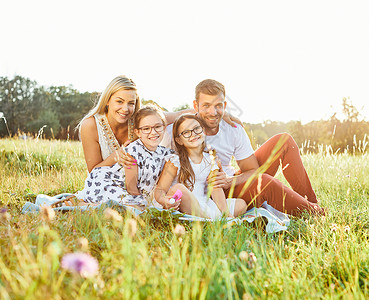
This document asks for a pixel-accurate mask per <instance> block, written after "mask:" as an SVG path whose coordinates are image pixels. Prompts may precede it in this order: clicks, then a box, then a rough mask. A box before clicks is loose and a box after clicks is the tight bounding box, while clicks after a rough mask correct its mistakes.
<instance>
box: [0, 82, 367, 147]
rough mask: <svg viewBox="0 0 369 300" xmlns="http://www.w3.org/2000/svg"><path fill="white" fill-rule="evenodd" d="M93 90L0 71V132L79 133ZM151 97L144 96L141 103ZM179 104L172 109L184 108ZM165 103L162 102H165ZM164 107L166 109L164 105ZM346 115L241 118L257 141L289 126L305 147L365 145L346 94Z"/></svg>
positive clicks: (361, 122) (1, 134)
mask: <svg viewBox="0 0 369 300" xmlns="http://www.w3.org/2000/svg"><path fill="white" fill-rule="evenodd" d="M98 96H99V94H98V93H97V92H93V93H89V92H84V93H81V92H79V91H78V90H76V89H74V88H73V87H72V86H51V87H45V86H40V85H38V84H37V82H36V81H34V80H31V79H29V78H25V77H22V76H15V77H14V78H12V79H9V78H8V77H0V112H2V113H3V116H4V118H3V119H0V137H5V136H9V135H13V136H14V135H18V136H23V135H24V134H27V135H28V136H37V135H39V136H42V137H44V138H56V139H78V134H77V132H75V130H74V129H75V127H76V126H77V124H78V122H79V121H80V120H81V119H82V117H83V116H84V115H85V114H86V113H87V112H88V111H89V110H90V109H91V108H92V106H93V105H94V103H95V102H96V101H97V100H98ZM148 102H152V100H147V101H145V100H143V103H148ZM187 107H188V105H182V106H178V107H177V108H175V109H174V110H179V109H181V108H187ZM163 109H165V108H163ZM165 110H166V109H165ZM342 112H343V114H344V119H343V120H340V119H338V118H337V113H335V114H333V115H332V116H331V117H330V118H329V119H328V120H319V121H313V122H310V123H308V124H302V123H301V122H299V121H290V122H288V123H283V122H275V121H264V122H263V123H260V124H250V123H244V125H245V129H246V131H247V132H248V134H249V136H250V138H251V141H252V143H253V144H254V146H255V147H257V145H260V144H262V143H264V142H265V141H266V140H267V139H268V138H270V137H271V136H273V135H274V134H276V133H279V132H288V133H290V134H291V135H292V136H293V137H294V138H295V140H296V142H297V144H298V145H299V146H301V147H302V148H303V149H304V150H305V151H309V152H316V151H318V150H319V147H326V150H327V151H332V152H343V151H349V152H354V151H361V152H363V151H367V150H368V149H367V148H368V147H367V144H368V138H369V122H366V121H364V119H363V118H361V116H360V112H359V111H358V109H357V108H356V107H355V106H354V105H353V104H352V103H351V102H350V101H349V99H347V98H343V100H342ZM0 117H1V115H0Z"/></svg>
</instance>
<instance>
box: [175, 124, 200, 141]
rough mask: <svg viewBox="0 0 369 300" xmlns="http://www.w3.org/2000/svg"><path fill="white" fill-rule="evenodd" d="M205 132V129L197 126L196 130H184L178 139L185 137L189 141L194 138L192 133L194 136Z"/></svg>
mask: <svg viewBox="0 0 369 300" xmlns="http://www.w3.org/2000/svg"><path fill="white" fill-rule="evenodd" d="M202 132H203V129H202V127H201V126H196V127H195V128H194V129H188V130H184V131H182V132H181V133H180V134H179V135H178V137H180V136H183V137H184V138H186V139H188V138H190V137H191V136H192V133H194V134H200V133H202Z"/></svg>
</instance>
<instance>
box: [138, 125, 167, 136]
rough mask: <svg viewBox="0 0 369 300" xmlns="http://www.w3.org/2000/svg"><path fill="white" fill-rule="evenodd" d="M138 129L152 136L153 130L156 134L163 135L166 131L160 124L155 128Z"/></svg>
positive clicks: (144, 127)
mask: <svg viewBox="0 0 369 300" xmlns="http://www.w3.org/2000/svg"><path fill="white" fill-rule="evenodd" d="M138 129H139V130H141V132H142V133H143V134H150V133H151V131H152V130H153V129H154V130H155V131H156V133H161V132H163V130H164V125H163V124H160V125H155V126H143V127H140V128H138Z"/></svg>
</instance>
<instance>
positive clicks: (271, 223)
mask: <svg viewBox="0 0 369 300" xmlns="http://www.w3.org/2000/svg"><path fill="white" fill-rule="evenodd" d="M70 195H72V194H70V193H64V194H59V195H56V196H54V197H50V196H48V195H43V194H40V195H38V196H37V197H36V201H35V203H32V202H26V204H25V205H24V206H23V208H22V213H33V212H38V211H40V208H41V206H42V205H51V204H53V203H54V202H57V201H59V200H62V199H64V198H65V197H68V196H70ZM106 207H112V208H118V210H129V211H130V212H132V213H133V214H135V215H140V214H142V213H143V212H144V211H141V210H139V209H136V208H134V207H132V206H127V205H123V204H122V203H120V202H118V201H113V200H109V201H106V202H102V203H101V204H99V205H96V206H90V205H85V206H62V207H56V208H53V209H54V210H55V211H73V210H76V209H79V210H81V211H86V210H90V209H104V208H106ZM146 210H158V211H164V209H160V208H157V207H153V206H149V207H147V209H146ZM171 213H172V215H174V216H175V215H179V220H184V221H190V222H193V221H199V222H214V221H217V220H219V218H217V219H210V218H202V217H197V216H192V215H188V214H183V213H181V212H179V211H172V212H171ZM259 217H264V218H266V219H267V221H268V223H267V224H266V227H265V231H266V232H267V233H274V232H279V231H283V230H287V228H288V226H289V225H290V219H289V217H288V215H287V214H285V213H282V212H280V211H278V210H276V209H275V208H273V207H272V206H270V205H269V204H267V202H264V203H263V204H262V206H261V207H259V208H256V207H254V208H252V209H250V210H248V211H247V212H246V213H244V214H243V215H241V216H239V217H236V218H226V219H225V220H226V222H227V223H228V224H242V223H243V222H245V221H247V222H249V223H252V222H253V221H254V220H255V219H256V218H259Z"/></svg>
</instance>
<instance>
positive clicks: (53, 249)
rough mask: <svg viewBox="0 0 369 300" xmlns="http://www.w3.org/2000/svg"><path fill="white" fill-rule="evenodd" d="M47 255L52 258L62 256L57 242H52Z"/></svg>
mask: <svg viewBox="0 0 369 300" xmlns="http://www.w3.org/2000/svg"><path fill="white" fill-rule="evenodd" d="M47 253H48V254H50V255H51V256H59V255H60V254H61V248H60V246H59V244H58V243H57V242H55V241H54V242H51V243H50V244H49V246H48V247H47Z"/></svg>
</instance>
